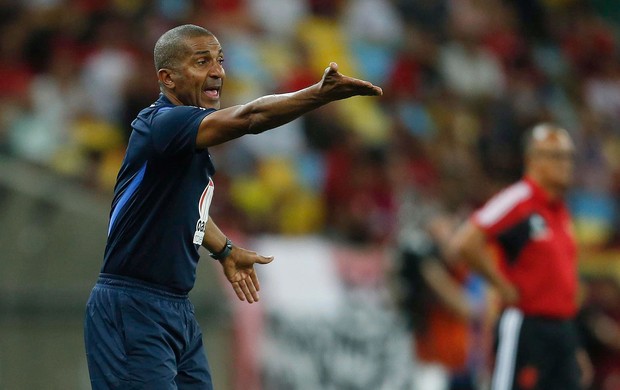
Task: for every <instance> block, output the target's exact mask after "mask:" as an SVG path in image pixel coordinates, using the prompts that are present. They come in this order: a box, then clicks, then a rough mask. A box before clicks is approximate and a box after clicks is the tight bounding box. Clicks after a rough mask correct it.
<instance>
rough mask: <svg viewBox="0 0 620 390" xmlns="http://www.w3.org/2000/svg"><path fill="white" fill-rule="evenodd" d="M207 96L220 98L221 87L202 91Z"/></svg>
mask: <svg viewBox="0 0 620 390" xmlns="http://www.w3.org/2000/svg"><path fill="white" fill-rule="evenodd" d="M202 92H203V93H204V94H205V95H207V97H209V98H210V99H219V97H220V89H219V88H217V87H213V88H207V89H205V90H203V91H202Z"/></svg>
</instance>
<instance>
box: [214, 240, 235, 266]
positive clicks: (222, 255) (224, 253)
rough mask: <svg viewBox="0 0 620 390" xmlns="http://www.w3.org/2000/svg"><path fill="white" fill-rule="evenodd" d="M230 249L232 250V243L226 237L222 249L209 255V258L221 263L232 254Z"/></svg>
mask: <svg viewBox="0 0 620 390" xmlns="http://www.w3.org/2000/svg"><path fill="white" fill-rule="evenodd" d="M232 248H233V244H232V241H230V238H228V237H226V244H224V247H223V248H222V249H221V250H220V251H219V252H212V253H210V254H209V256H211V257H212V258H213V259H215V260H219V261H223V260H224V259H226V258H227V257H228V256H230V253H231V252H232Z"/></svg>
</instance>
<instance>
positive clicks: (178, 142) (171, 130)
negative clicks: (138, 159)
mask: <svg viewBox="0 0 620 390" xmlns="http://www.w3.org/2000/svg"><path fill="white" fill-rule="evenodd" d="M213 111H215V110H214V109H210V110H207V109H204V108H200V107H194V106H175V107H163V108H161V109H160V110H159V111H158V112H157V113H156V114H155V116H154V117H153V124H152V130H151V131H152V132H151V136H152V139H153V145H154V147H155V150H156V151H157V152H158V153H161V154H163V155H166V156H175V155H179V154H189V153H193V152H194V151H195V150H196V136H197V135H198V128H199V127H200V122H201V121H202V120H203V119H204V117H206V116H207V115H209V114H211V113H212V112H213Z"/></svg>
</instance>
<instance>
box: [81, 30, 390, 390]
mask: <svg viewBox="0 0 620 390" xmlns="http://www.w3.org/2000/svg"><path fill="white" fill-rule="evenodd" d="M154 58H155V67H156V70H157V76H158V81H159V85H160V90H161V94H160V97H159V99H158V100H157V101H156V102H155V103H153V104H152V105H151V106H149V107H148V108H145V109H144V110H142V111H141V112H140V113H139V114H138V116H137V118H136V119H135V120H134V121H133V123H132V127H133V132H132V134H131V137H130V140H129V145H128V148H127V152H126V155H125V160H124V161H123V165H122V166H121V170H120V172H119V175H118V178H117V183H116V187H115V193H114V199H113V201H112V211H111V214H110V222H109V227H108V242H107V245H106V249H105V254H104V263H103V267H102V269H101V274H100V277H99V280H98V281H97V284H96V286H95V287H94V289H93V290H92V292H91V296H90V298H89V301H88V304H87V310H86V317H85V325H84V337H85V345H86V354H87V359H88V368H89V372H90V378H91V384H92V386H93V388H95V389H109V388H123V389H128V388H149V389H173V388H174V389H176V388H183V389H189V388H195V389H212V388H213V384H212V379H211V374H210V372H209V367H208V362H207V358H206V355H205V353H204V350H203V346H202V332H201V330H200V327H199V325H198V322H197V321H196V318H195V315H194V309H193V306H192V304H191V303H190V301H189V299H188V296H187V294H188V292H189V291H190V290H191V289H192V288H193V285H194V282H195V279H196V266H197V263H198V260H199V257H200V256H199V252H198V249H199V248H200V246H204V247H205V248H206V249H207V250H209V251H210V252H211V257H213V258H214V259H216V260H218V261H220V262H221V264H222V267H223V271H224V274H225V276H226V277H227V279H228V280H229V281H230V283H231V284H232V287H233V290H234V291H235V293H236V294H237V297H238V298H239V299H240V300H247V301H248V302H249V303H253V302H255V301H257V300H258V299H259V296H258V290H259V283H258V279H257V276H256V273H255V271H254V264H256V263H258V264H267V263H269V262H271V261H272V260H273V258H272V257H265V256H260V255H258V254H257V253H255V252H252V251H248V250H245V249H242V248H240V247H237V246H235V245H233V244H232V242H231V241H230V239H228V238H227V237H226V236H225V235H224V233H222V232H221V231H220V229H219V228H218V226H217V225H216V224H215V222H214V221H213V220H212V219H211V218H210V216H209V207H210V203H211V199H212V196H213V191H214V184H213V180H212V176H213V175H214V173H215V168H214V165H213V162H212V160H211V156H210V154H209V151H208V149H207V148H208V147H210V146H214V145H218V144H221V143H224V142H226V141H229V140H232V139H235V138H238V137H241V136H243V135H245V134H258V133H261V132H263V131H266V130H269V129H272V128H275V127H278V126H280V125H282V124H285V123H287V122H289V121H291V120H293V119H295V118H297V117H299V116H301V115H302V114H304V113H306V112H308V111H311V110H313V109H315V108H318V107H320V106H322V105H325V104H327V103H329V102H331V101H335V100H340V99H346V98H349V97H352V96H356V95H375V96H376V95H381V94H382V90H381V89H380V88H379V87H376V86H374V85H372V84H371V83H369V82H366V81H362V80H358V79H354V78H350V77H347V76H344V75H342V74H340V73H339V72H338V66H337V65H336V64H335V63H330V65H329V66H328V68H327V69H326V70H325V73H324V74H323V78H322V79H321V81H320V82H318V83H316V84H314V85H312V86H310V87H308V88H305V89H302V90H299V91H296V92H293V93H289V94H280V95H270V96H264V97H261V98H259V99H256V100H254V101H252V102H250V103H247V104H245V105H239V106H233V107H230V108H226V109H221V110H220V96H221V91H222V86H223V82H224V79H225V72H224V68H223V62H224V54H223V51H222V47H221V45H220V43H219V41H218V40H217V38H216V37H215V36H214V35H213V34H212V33H211V32H209V31H207V30H205V29H204V28H202V27H198V26H195V25H183V26H179V27H176V28H173V29H171V30H169V31H167V32H166V33H164V34H163V35H162V36H161V37H160V38H159V40H158V41H157V43H156V44H155V50H154Z"/></svg>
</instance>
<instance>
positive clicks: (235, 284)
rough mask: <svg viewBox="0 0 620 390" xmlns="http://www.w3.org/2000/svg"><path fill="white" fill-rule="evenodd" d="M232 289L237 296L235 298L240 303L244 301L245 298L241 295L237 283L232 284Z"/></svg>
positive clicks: (241, 292)
mask: <svg viewBox="0 0 620 390" xmlns="http://www.w3.org/2000/svg"><path fill="white" fill-rule="evenodd" d="M232 287H233V290H234V291H235V294H237V298H239V300H241V301H245V296H244V295H243V291H242V290H241V286H240V285H239V282H234V283H232Z"/></svg>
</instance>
